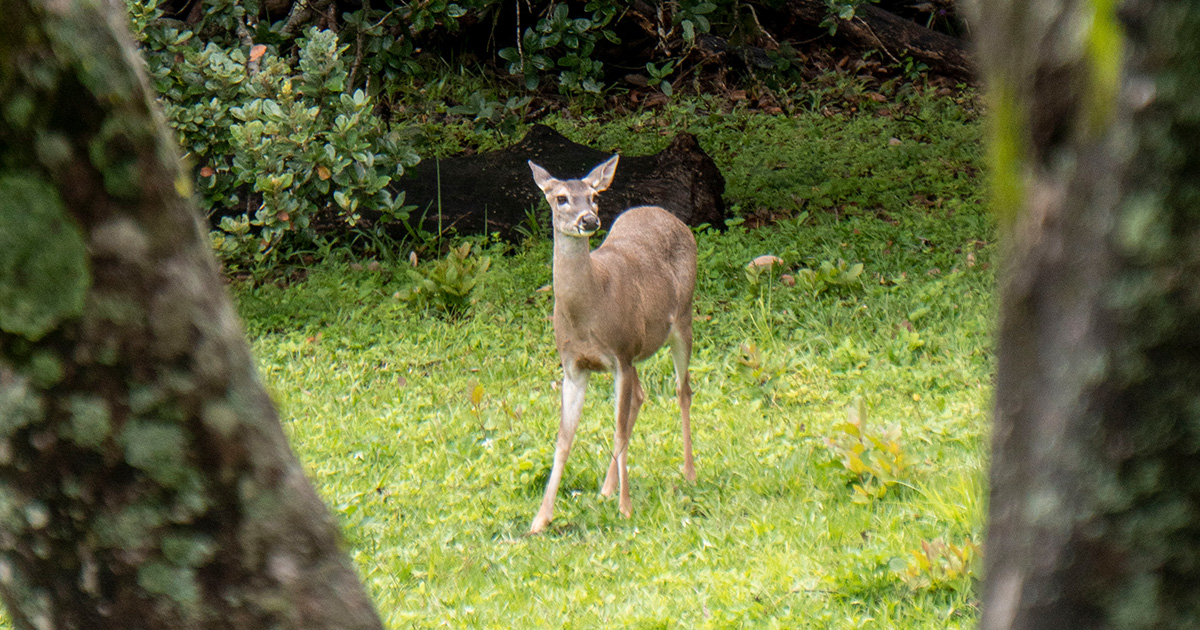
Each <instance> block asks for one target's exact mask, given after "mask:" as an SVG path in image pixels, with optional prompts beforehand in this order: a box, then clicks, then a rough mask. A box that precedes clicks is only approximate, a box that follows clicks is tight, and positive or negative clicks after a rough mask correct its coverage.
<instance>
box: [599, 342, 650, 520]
mask: <svg viewBox="0 0 1200 630" xmlns="http://www.w3.org/2000/svg"><path fill="white" fill-rule="evenodd" d="M616 381H617V401H616V408H617V409H616V416H617V417H616V425H617V428H616V431H615V435H614V436H613V456H612V460H611V461H610V462H609V465H608V474H606V475H605V476H604V487H603V488H601V490H600V493H601V494H602V495H604V496H606V497H607V496H612V493H613V490H614V489H615V488H616V486H617V485H620V488H621V495H620V500H619V501H618V503H617V506H618V509H620V511H621V515H622V516H624V517H625V518H629V517H630V516H632V515H633V500H632V499H630V496H629V468H628V465H627V464H628V455H629V440H630V437H631V436H632V435H633V425H634V424H635V423H636V422H637V416H638V411H640V410H641V407H642V402H643V401H644V400H645V398H646V394H645V392H644V391H643V390H642V384H641V383H640V382H639V381H638V376H637V369H636V368H634V367H633V365H632V364H630V365H627V366H623V367H618V368H617V374H616Z"/></svg>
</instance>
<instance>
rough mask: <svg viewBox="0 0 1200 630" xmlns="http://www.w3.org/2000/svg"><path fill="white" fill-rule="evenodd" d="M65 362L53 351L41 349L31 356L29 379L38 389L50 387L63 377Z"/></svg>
mask: <svg viewBox="0 0 1200 630" xmlns="http://www.w3.org/2000/svg"><path fill="white" fill-rule="evenodd" d="M63 372H64V368H63V363H62V360H61V359H59V358H58V355H56V354H55V353H53V352H50V351H47V350H39V351H37V352H34V353H33V356H31V357H30V358H29V366H28V373H29V380H30V382H32V383H33V386H34V387H36V388H38V389H43V390H44V389H49V388H51V387H53V386H55V385H57V384H58V383H59V382H60V381H62V379H63Z"/></svg>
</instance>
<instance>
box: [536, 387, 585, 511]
mask: <svg viewBox="0 0 1200 630" xmlns="http://www.w3.org/2000/svg"><path fill="white" fill-rule="evenodd" d="M587 382H588V373H587V372H582V371H581V372H577V373H575V374H572V373H570V372H567V373H566V374H565V375H564V377H563V384H562V417H561V419H560V420H559V423H558V441H557V442H556V444H555V448H554V466H553V467H552V468H551V469H550V480H549V481H547V482H546V493H545V494H544V495H542V507H541V508H540V509H539V510H538V513H537V516H535V517H533V524H532V525H530V526H529V533H530V534H538V533H541V532H542V531H543V530H545V529H546V525H547V524H549V523H550V519H551V518H552V517H553V516H554V498H555V497H556V496H558V484H559V483H560V482H562V475H563V469H564V468H566V466H567V456H569V455H570V454H571V443H572V442H574V441H575V430H576V429H578V428H579V416H580V415H581V414H582V413H583V396H584V394H585V393H586V392H587Z"/></svg>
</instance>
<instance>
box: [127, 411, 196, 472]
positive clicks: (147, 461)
mask: <svg viewBox="0 0 1200 630" xmlns="http://www.w3.org/2000/svg"><path fill="white" fill-rule="evenodd" d="M119 439H120V442H121V446H122V447H123V448H124V449H125V461H126V462H127V463H128V464H129V465H130V466H133V467H134V468H137V469H139V470H141V471H143V472H145V473H146V474H147V475H149V476H150V478H151V479H153V480H154V481H156V482H158V483H160V484H162V485H164V486H166V487H168V488H174V487H178V486H180V485H181V484H183V482H184V481H186V480H187V478H188V476H189V474H188V473H189V463H188V457H187V451H188V444H187V436H186V435H185V434H184V432H183V427H181V426H180V425H178V424H174V423H170V424H168V423H163V422H155V421H152V420H144V419H141V418H135V419H133V420H130V421H129V422H127V423H126V424H125V427H124V428H122V429H121V435H120V438H119Z"/></svg>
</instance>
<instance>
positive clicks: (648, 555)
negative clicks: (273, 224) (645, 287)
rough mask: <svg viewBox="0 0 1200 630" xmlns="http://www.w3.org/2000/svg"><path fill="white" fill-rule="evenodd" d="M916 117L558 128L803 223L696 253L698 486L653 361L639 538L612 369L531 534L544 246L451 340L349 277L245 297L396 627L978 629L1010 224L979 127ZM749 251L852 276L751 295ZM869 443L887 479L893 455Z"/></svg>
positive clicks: (353, 274) (553, 396)
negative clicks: (1003, 231)
mask: <svg viewBox="0 0 1200 630" xmlns="http://www.w3.org/2000/svg"><path fill="white" fill-rule="evenodd" d="M911 110H912V111H914V112H916V113H915V114H914V115H913V116H914V117H910V118H901V119H897V118H892V117H889V116H879V115H858V116H841V115H838V116H833V117H824V116H821V115H818V114H804V115H797V116H795V117H783V116H781V117H769V116H762V115H754V114H750V113H748V112H744V111H737V110H735V111H733V112H728V113H722V112H718V111H709V105H708V104H706V103H705V102H704V101H691V102H686V103H682V104H680V105H677V106H675V107H672V108H669V109H668V110H667V111H665V112H659V113H654V114H648V113H643V114H633V115H629V116H626V117H623V118H621V119H618V120H616V121H611V120H610V121H607V122H604V123H601V122H600V121H598V120H591V119H586V118H584V119H580V118H578V117H577V118H575V119H572V120H567V119H565V118H561V117H560V118H555V119H551V120H550V121H548V122H550V124H552V125H554V126H555V127H557V128H558V129H559V130H560V131H562V132H564V133H565V134H567V135H568V136H570V137H572V138H573V139H575V140H577V141H584V142H588V143H590V144H593V145H595V146H597V147H599V148H603V149H618V148H619V149H620V150H622V151H627V152H630V153H640V152H649V151H654V150H657V149H658V148H661V147H662V146H664V145H665V143H666V142H667V141H669V139H670V136H671V135H672V134H673V133H674V132H675V131H678V130H684V129H686V130H690V131H692V132H693V133H695V134H696V135H697V136H698V137H699V139H700V143H701V145H702V146H703V147H704V148H705V149H706V150H707V151H708V152H709V153H710V154H711V155H712V156H713V157H714V159H715V160H716V161H717V162H718V164H719V166H720V167H721V168H722V171H723V172H724V173H725V176H726V179H727V182H728V183H727V191H728V198H729V200H730V201H731V203H732V204H733V205H734V206H735V208H737V209H738V210H739V212H740V213H742V214H743V215H753V214H755V213H771V214H773V215H774V216H782V217H785V218H783V219H782V220H780V221H779V222H778V223H775V224H772V225H769V226H767V227H763V228H758V229H747V228H746V227H745V225H734V226H733V227H732V228H730V229H729V230H728V231H725V232H717V231H714V230H700V231H699V232H698V234H697V239H698V243H699V250H700V261H699V267H700V270H699V280H698V283H699V284H698V287H697V300H696V314H697V321H696V325H695V336H696V347H695V350H694V356H693V362H692V378H693V388H694V389H695V392H696V394H695V401H694V406H693V431H694V437H695V443H696V466H697V473H698V480H697V483H696V484H695V485H694V486H693V485H688V484H686V483H685V482H684V481H683V479H682V475H681V474H680V473H679V466H680V463H681V445H680V440H679V427H678V409H677V406H676V403H675V400H674V385H673V377H672V372H671V365H670V359H669V357H668V356H667V355H666V353H665V352H664V353H660V354H659V355H657V356H655V357H654V358H652V359H650V360H649V361H647V362H646V363H645V364H643V365H642V366H641V368H640V371H641V374H642V380H643V385H644V386H645V388H646V391H647V399H646V403H645V407H644V408H643V411H642V413H641V415H640V416H639V420H638V425H637V428H636V430H635V431H634V435H633V441H632V445H631V447H630V458H629V459H630V475H631V479H632V490H633V501H634V515H633V518H632V519H629V520H625V519H621V518H619V516H618V513H617V508H616V503H615V501H605V500H602V499H601V498H600V497H599V496H598V490H599V487H600V482H601V481H602V480H603V476H604V472H605V467H606V463H607V460H608V457H609V449H610V448H611V439H612V428H613V427H612V379H611V377H610V376H597V377H595V378H593V379H592V385H591V387H590V388H589V390H588V393H589V395H588V398H587V404H586V406H585V410H584V418H583V422H582V424H581V427H580V429H579V433H578V434H577V437H576V442H575V448H574V451H573V453H572V456H571V459H570V461H569V463H568V466H567V470H566V475H565V477H564V481H563V484H562V489H561V491H560V494H559V500H558V503H557V510H556V516H555V520H554V521H553V522H552V524H551V528H550V531H549V532H548V533H547V534H545V535H542V536H537V537H525V536H524V533H525V531H526V530H527V528H528V526H529V522H530V520H531V519H532V517H533V514H534V512H535V511H536V509H537V506H538V502H539V501H540V498H541V493H542V490H543V487H544V484H545V480H546V476H547V475H548V472H549V468H550V463H551V458H552V449H553V443H554V436H555V432H556V430H557V416H558V405H559V399H558V392H557V380H558V379H559V378H560V374H559V367H558V364H557V356H556V354H555V352H554V344H553V332H552V326H551V322H550V321H549V313H550V310H551V301H552V297H551V295H550V294H549V293H548V292H539V291H538V289H539V288H540V287H543V286H544V285H546V284H547V283H549V282H550V273H551V272H550V257H551V256H550V243H549V241H548V240H545V239H541V240H537V239H535V240H532V241H529V242H527V243H524V244H521V245H518V246H513V247H509V246H505V245H502V244H496V243H488V242H485V243H482V249H483V250H484V252H486V253H488V254H490V255H491V258H492V265H491V268H490V270H489V271H488V272H487V274H486V275H485V276H484V278H483V279H482V282H481V284H480V286H479V287H478V288H477V289H476V291H475V293H474V294H473V296H474V300H475V301H474V304H473V305H472V306H471V307H470V309H469V311H468V313H467V314H466V315H465V316H463V317H460V318H456V319H448V318H446V317H443V316H441V315H439V314H438V313H437V312H435V311H432V310H420V309H418V308H415V307H414V305H413V304H411V303H409V302H405V301H402V300H399V299H397V298H396V297H394V296H395V294H396V293H398V292H402V291H403V290H404V289H405V288H406V287H407V286H409V282H410V279H409V277H408V275H407V274H406V273H405V272H404V270H403V269H402V268H401V267H399V266H392V265H383V266H381V267H377V268H374V269H372V268H371V267H363V266H361V265H359V264H356V263H353V262H351V261H349V260H344V259H331V260H328V261H325V262H323V263H320V264H318V265H316V266H315V267H314V268H312V269H311V270H310V273H309V274H308V276H307V278H306V279H305V280H304V281H302V282H298V283H295V284H292V285H289V286H287V287H284V288H280V287H276V286H273V285H264V286H257V287H255V286H251V285H249V284H240V285H236V286H235V294H236V297H237V301H238V304H239V308H240V311H241V313H242V315H243V317H244V318H245V320H246V326H247V331H248V333H249V335H250V337H251V339H252V341H253V345H254V350H255V353H256V355H257V357H258V358H259V361H260V367H261V370H262V373H263V378H264V380H265V381H266V383H267V385H268V387H269V389H270V390H271V391H272V393H273V395H274V397H275V399H276V401H277V402H278V403H279V405H280V407H281V410H282V412H283V416H284V418H285V426H286V429H287V431H288V433H289V435H290V437H291V439H292V444H293V446H294V448H295V449H296V451H297V452H298V454H299V456H300V457H301V459H302V460H303V461H304V462H305V463H306V466H307V469H308V471H309V473H310V474H311V476H312V478H313V480H314V481H315V482H316V484H317V486H318V488H319V490H320V492H321V493H322V495H323V496H324V498H325V499H326V501H327V503H328V504H329V505H330V506H332V509H333V510H334V511H335V513H336V514H337V515H338V518H339V519H340V522H341V523H342V525H343V529H344V532H345V537H346V544H347V547H348V550H349V553H350V554H351V555H352V557H353V558H354V560H355V562H356V564H357V567H358V569H359V571H360V574H361V575H362V576H363V578H364V580H365V582H366V583H367V584H368V587H369V589H370V590H371V592H372V595H373V597H374V599H375V601H376V603H377V605H378V607H379V610H380V613H381V615H382V616H383V618H384V620H385V623H386V624H387V625H388V626H390V627H395V628H407V627H422V628H423V627H442V626H446V627H455V628H459V627H480V628H540V627H551V628H559V627H561V628H595V627H628V628H748V627H761V628H795V627H805V628H839V629H840V628H859V627H869V628H914V629H915V628H933V627H938V628H968V627H974V625H975V622H976V618H977V614H976V612H977V611H976V605H977V597H978V595H977V593H976V591H975V579H976V577H977V576H978V567H977V566H975V564H973V561H971V558H969V557H968V561H967V562H966V564H965V565H964V564H963V563H962V562H959V563H958V564H955V558H956V557H958V558H960V559H961V557H962V554H966V553H967V551H963V550H968V551H969V550H970V549H971V548H972V547H971V545H972V544H973V543H978V542H981V540H982V538H981V528H982V519H983V513H984V502H983V501H984V499H983V496H984V475H985V468H986V434H987V416H988V405H989V403H990V395H991V382H992V375H993V373H994V366H993V361H992V353H991V330H992V322H993V315H994V310H995V304H994V295H993V294H994V285H995V282H994V274H993V271H992V269H993V265H994V264H995V261H994V258H995V254H996V253H995V246H994V244H993V239H994V231H995V229H994V225H993V221H992V219H991V218H990V216H988V215H987V213H986V212H985V211H984V209H983V207H982V204H981V202H980V197H981V192H980V187H981V184H980V182H979V179H978V177H977V173H978V169H979V161H980V158H979V134H980V132H979V125H978V124H977V123H976V122H974V121H973V120H972V119H971V117H970V116H964V114H963V110H962V109H961V108H960V107H959V106H958V105H957V104H955V103H953V102H951V101H949V100H947V99H939V98H934V97H921V98H920V99H918V100H917V101H915V102H914V103H913V104H912V106H911ZM914 121H919V122H914ZM451 132H453V130H451ZM892 138H895V139H896V140H897V141H898V142H897V141H891V139H892ZM445 142H446V143H447V144H446V146H450V145H451V144H453V141H445ZM601 203H603V199H602V200H601ZM735 223H736V222H735ZM761 254H773V255H776V256H779V257H781V258H783V259H784V261H785V263H786V266H787V269H788V270H789V271H792V270H795V269H798V268H813V269H816V268H817V267H819V265H820V264H821V263H822V262H824V261H830V262H833V263H837V262H838V261H846V262H847V263H862V264H863V268H864V272H863V274H862V276H861V281H860V282H857V283H852V284H850V285H846V286H837V285H835V286H829V287H827V290H824V291H821V292H816V291H814V290H812V288H811V287H807V288H806V287H802V286H800V284H797V285H796V286H788V285H787V284H785V283H783V282H781V281H780V279H779V278H778V277H777V274H775V275H770V276H767V277H762V278H759V279H758V280H757V282H754V281H752V280H751V279H750V278H749V277H748V276H747V274H746V272H745V264H746V263H747V262H749V261H750V260H751V259H753V258H754V257H756V256H758V255H761ZM399 258H401V259H402V258H403V256H400V257H399ZM398 264H399V263H397V265H398ZM372 267H373V266H372ZM858 400H861V401H862V405H863V408H864V409H865V410H866V412H865V414H864V415H865V418H860V420H861V422H860V425H859V426H858V427H855V428H851V427H853V426H854V425H851V424H849V423H848V422H847V419H848V415H847V409H848V408H849V407H851V406H852V405H854V404H855V401H858ZM894 425H896V426H899V428H900V433H899V439H898V440H897V441H894V445H895V447H896V449H895V450H896V451H897V452H898V453H899V454H900V456H901V457H902V459H903V461H904V463H905V464H906V465H905V466H903V467H902V468H901V469H900V472H899V473H898V474H896V475H895V478H894V479H892V480H891V481H890V482H889V483H887V484H884V485H886V489H885V491H884V492H883V493H882V496H878V497H875V496H872V497H867V498H865V499H864V498H862V497H861V496H860V495H859V494H858V493H856V491H855V489H854V486H855V485H856V484H858V485H861V484H863V483H867V482H868V481H869V479H870V477H871V476H872V475H877V474H881V473H880V470H879V469H878V468H877V467H876V468H873V469H871V470H867V471H865V472H863V471H861V470H860V471H858V472H855V471H854V470H852V469H851V468H850V467H848V465H847V464H845V463H844V461H846V458H847V453H850V452H852V451H851V450H849V449H851V445H852V444H853V443H854V442H855V439H854V436H853V435H852V434H853V433H854V432H858V433H860V434H862V435H864V436H866V437H867V438H868V439H867V442H866V443H868V444H870V441H869V438H870V437H871V436H874V437H879V438H880V439H883V440H884V441H886V439H884V438H883V436H885V434H887V429H888V428H889V427H891V426H894ZM872 448H873V454H872V455H871V456H872V457H875V459H873V460H871V461H872V462H876V464H877V463H878V462H879V461H888V460H887V458H888V457H893V458H894V457H895V456H894V455H887V454H886V453H885V452H884V450H882V448H881V447H880V448H877V447H872ZM893 463H895V462H893ZM873 465H875V464H873ZM856 497H858V498H856ZM956 552H962V553H959V554H958V555H956ZM967 555H969V554H967ZM920 557H925V558H926V561H925V562H921V561H919V558H920Z"/></svg>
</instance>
